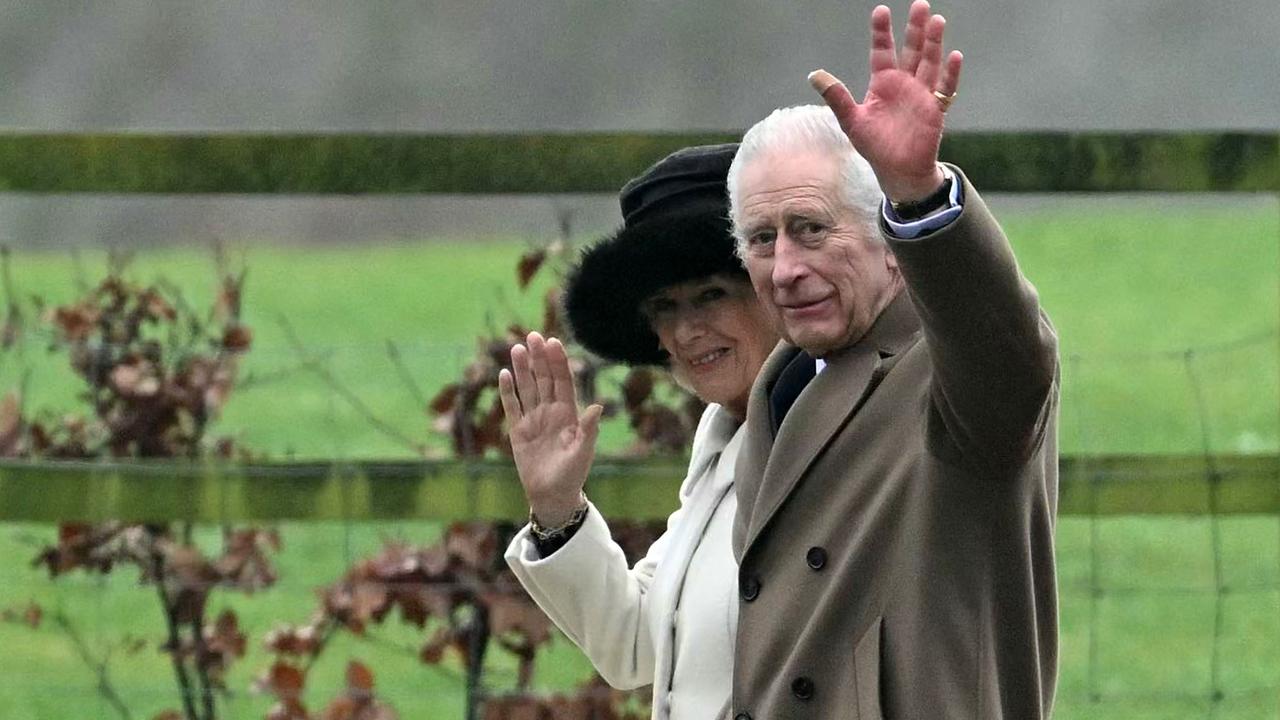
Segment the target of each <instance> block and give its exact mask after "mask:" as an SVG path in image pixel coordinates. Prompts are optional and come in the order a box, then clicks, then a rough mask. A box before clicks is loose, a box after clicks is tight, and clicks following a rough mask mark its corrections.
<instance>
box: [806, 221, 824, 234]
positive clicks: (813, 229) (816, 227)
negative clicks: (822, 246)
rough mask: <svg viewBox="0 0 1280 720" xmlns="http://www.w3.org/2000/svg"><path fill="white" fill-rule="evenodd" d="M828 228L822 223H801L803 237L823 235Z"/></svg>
mask: <svg viewBox="0 0 1280 720" xmlns="http://www.w3.org/2000/svg"><path fill="white" fill-rule="evenodd" d="M823 230H826V227H825V226H823V225H822V223H816V222H803V223H800V234H802V235H818V234H821V233H822V231H823Z"/></svg>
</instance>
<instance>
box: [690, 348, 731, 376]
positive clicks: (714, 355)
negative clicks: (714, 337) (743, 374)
mask: <svg viewBox="0 0 1280 720" xmlns="http://www.w3.org/2000/svg"><path fill="white" fill-rule="evenodd" d="M728 354H729V348H716V349H715V350H712V351H711V352H708V353H703V354H701V355H698V356H695V357H692V358H689V367H690V368H692V369H693V370H694V371H706V370H709V369H710V368H711V367H712V366H713V365H715V363H716V362H717V361H719V360H720V359H721V358H723V357H725V356H726V355H728Z"/></svg>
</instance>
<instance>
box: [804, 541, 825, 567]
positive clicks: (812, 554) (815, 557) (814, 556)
mask: <svg viewBox="0 0 1280 720" xmlns="http://www.w3.org/2000/svg"><path fill="white" fill-rule="evenodd" d="M804 561H805V562H807V563H809V567H811V568H813V569H814V570H821V569H822V568H823V567H824V566H826V564H827V551H826V550H823V549H822V548H820V547H811V548H809V552H807V553H805V555H804Z"/></svg>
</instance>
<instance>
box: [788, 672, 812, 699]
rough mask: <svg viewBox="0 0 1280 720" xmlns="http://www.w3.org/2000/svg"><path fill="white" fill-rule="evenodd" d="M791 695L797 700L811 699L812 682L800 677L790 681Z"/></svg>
mask: <svg viewBox="0 0 1280 720" xmlns="http://www.w3.org/2000/svg"><path fill="white" fill-rule="evenodd" d="M791 694H792V695H795V696H796V699H797V700H809V699H811V698H812V697H813V681H812V680H810V679H809V678H807V677H804V676H803V675H801V676H800V677H798V678H796V679H795V680H792V681H791Z"/></svg>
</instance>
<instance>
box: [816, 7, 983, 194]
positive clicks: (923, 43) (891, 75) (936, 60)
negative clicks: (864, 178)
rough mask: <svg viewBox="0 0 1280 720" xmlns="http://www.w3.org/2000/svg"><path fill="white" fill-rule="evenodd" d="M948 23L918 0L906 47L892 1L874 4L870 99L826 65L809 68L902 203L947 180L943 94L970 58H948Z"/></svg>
mask: <svg viewBox="0 0 1280 720" xmlns="http://www.w3.org/2000/svg"><path fill="white" fill-rule="evenodd" d="M946 24H947V23H946V19H945V18H943V17H942V16H941V15H935V14H934V13H933V12H932V10H930V8H929V3H928V2H927V0H915V2H913V3H912V4H911V10H910V12H909V14H908V18H907V32H906V38H905V41H904V42H903V47H902V51H901V53H899V52H898V48H897V46H896V45H895V43H894V39H893V18H892V16H891V14H890V12H889V8H887V7H885V6H884V5H878V6H876V8H875V9H874V10H872V11H871V78H870V80H869V82H868V83H867V92H866V95H865V96H864V97H863V99H862V102H857V101H856V100H854V98H853V95H851V94H850V93H849V89H848V88H847V87H845V85H844V83H842V82H840V80H838V79H837V78H836V77H835V76H834V75H832V74H831V73H829V72H827V71H826V70H816V71H814V72H813V73H811V74H810V75H809V82H810V84H811V85H813V87H814V89H815V90H817V91H818V92H819V93H821V94H822V98H823V100H825V101H826V103H827V106H828V107H830V108H831V111H832V112H834V113H835V115H836V118H837V119H838V120H839V121H840V127H841V128H843V129H844V132H845V134H846V135H848V136H849V140H850V141H851V142H853V146H854V148H855V149H857V151H858V153H859V154H860V155H862V156H863V157H864V158H866V159H867V162H868V163H870V165H871V169H872V170H874V171H875V174H876V179H877V180H878V181H879V183H880V188H881V189H882V190H883V191H884V193H885V195H886V196H887V197H888V198H889V199H890V200H892V201H895V202H903V201H914V200H921V199H923V198H925V197H927V196H929V195H930V194H931V193H932V192H933V191H934V190H936V189H937V188H938V187H939V186H940V185H941V184H942V182H943V179H944V178H943V175H942V170H941V168H940V167H938V146H939V144H940V143H941V141H942V115H943V113H944V112H945V108H944V101H942V100H940V99H939V95H941V96H942V97H946V98H950V97H951V96H953V95H954V94H955V92H956V89H957V87H958V86H959V83H960V66H961V65H962V63H963V61H964V57H963V56H962V55H961V54H960V53H959V52H958V51H954V50H953V51H952V52H951V53H950V54H949V55H948V56H947V57H946V60H945V62H944V60H943V56H942V36H943V31H944V30H945V29H946ZM935 92H936V93H937V94H935ZM947 102H949V101H947Z"/></svg>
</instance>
